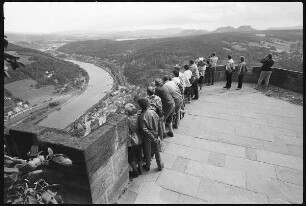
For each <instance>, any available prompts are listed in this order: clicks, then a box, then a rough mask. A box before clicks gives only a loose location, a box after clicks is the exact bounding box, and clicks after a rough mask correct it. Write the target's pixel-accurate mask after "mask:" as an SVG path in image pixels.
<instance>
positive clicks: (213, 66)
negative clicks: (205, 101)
mask: <svg viewBox="0 0 306 206" xmlns="http://www.w3.org/2000/svg"><path fill="white" fill-rule="evenodd" d="M217 62H218V57H217V56H216V53H215V52H213V53H212V54H211V56H210V58H209V63H210V67H211V77H210V78H211V85H214V82H215V71H216V68H217Z"/></svg>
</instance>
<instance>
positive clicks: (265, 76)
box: [254, 54, 274, 90]
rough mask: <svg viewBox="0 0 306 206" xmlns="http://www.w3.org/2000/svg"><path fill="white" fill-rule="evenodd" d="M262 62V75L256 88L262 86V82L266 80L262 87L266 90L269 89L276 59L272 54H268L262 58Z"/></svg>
mask: <svg viewBox="0 0 306 206" xmlns="http://www.w3.org/2000/svg"><path fill="white" fill-rule="evenodd" d="M260 62H261V63H262V66H261V72H260V76H259V79H258V82H257V85H256V87H255V88H254V89H256V90H258V89H259V87H261V83H262V81H263V80H264V81H265V84H264V86H263V87H262V88H263V89H264V90H265V89H267V87H268V85H269V80H270V76H271V74H272V68H271V67H272V66H273V64H274V60H273V59H272V54H268V55H267V56H266V57H265V58H263V59H261V60H260Z"/></svg>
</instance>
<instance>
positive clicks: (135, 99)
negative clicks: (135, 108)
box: [133, 94, 139, 102]
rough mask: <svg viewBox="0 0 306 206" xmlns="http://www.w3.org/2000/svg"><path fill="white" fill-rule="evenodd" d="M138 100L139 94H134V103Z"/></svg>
mask: <svg viewBox="0 0 306 206" xmlns="http://www.w3.org/2000/svg"><path fill="white" fill-rule="evenodd" d="M138 99H139V94H135V95H134V97H133V100H134V101H135V102H136V101H137V100H138Z"/></svg>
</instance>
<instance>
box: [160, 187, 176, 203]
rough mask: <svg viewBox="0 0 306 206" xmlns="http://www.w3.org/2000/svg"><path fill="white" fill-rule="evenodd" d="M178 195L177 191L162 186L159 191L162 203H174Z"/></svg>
mask: <svg viewBox="0 0 306 206" xmlns="http://www.w3.org/2000/svg"><path fill="white" fill-rule="evenodd" d="M179 196H180V194H179V193H177V192H173V191H171V190H166V189H163V188H162V189H161V190H160V192H159V198H160V199H161V201H162V202H163V203H164V204H176V203H177V201H178V198H179Z"/></svg>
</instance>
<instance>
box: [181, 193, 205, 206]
mask: <svg viewBox="0 0 306 206" xmlns="http://www.w3.org/2000/svg"><path fill="white" fill-rule="evenodd" d="M177 203H178V204H205V203H207V202H206V201H204V200H200V199H198V198H194V197H190V196H188V195H184V194H180V196H179V197H178V200H177Z"/></svg>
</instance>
